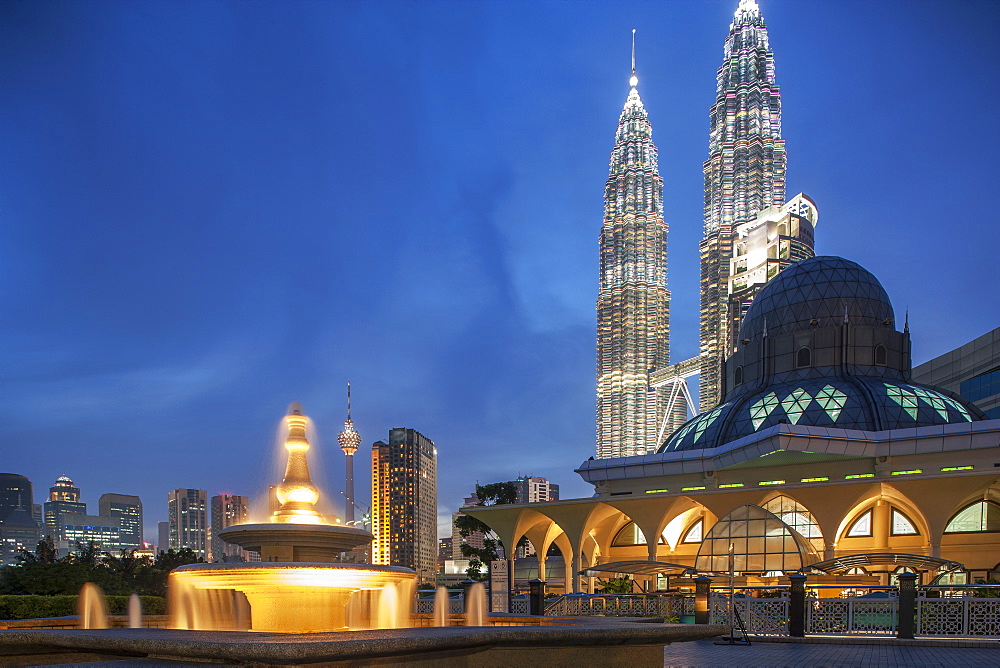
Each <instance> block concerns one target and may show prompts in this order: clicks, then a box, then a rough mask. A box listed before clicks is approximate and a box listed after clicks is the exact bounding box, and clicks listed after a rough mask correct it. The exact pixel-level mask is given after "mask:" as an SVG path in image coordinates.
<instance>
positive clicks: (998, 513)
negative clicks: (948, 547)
mask: <svg viewBox="0 0 1000 668" xmlns="http://www.w3.org/2000/svg"><path fill="white" fill-rule="evenodd" d="M944 532H945V533H980V532H1000V503H997V502H996V501H976V502H975V503H972V504H969V505H968V506H966V507H965V508H963V509H962V510H960V511H958V512H957V513H955V515H954V517H952V518H951V520H950V521H949V522H948V525H947V526H946V527H945V529H944Z"/></svg>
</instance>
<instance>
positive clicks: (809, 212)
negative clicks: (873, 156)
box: [724, 193, 819, 357]
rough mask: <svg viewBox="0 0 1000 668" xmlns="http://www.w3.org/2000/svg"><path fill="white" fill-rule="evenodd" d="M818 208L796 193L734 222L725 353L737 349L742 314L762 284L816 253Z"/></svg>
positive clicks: (731, 352)
mask: <svg viewBox="0 0 1000 668" xmlns="http://www.w3.org/2000/svg"><path fill="white" fill-rule="evenodd" d="M818 221H819V210H818V209H817V208H816V203H815V202H813V201H812V200H811V199H809V197H807V196H806V195H804V194H802V193H799V194H798V195H796V196H795V197H793V198H792V199H791V200H789V201H788V202H787V203H785V204H784V205H783V206H771V207H768V208H766V209H764V210H763V211H761V212H760V213H759V214H758V215H757V218H756V219H755V220H754V221H753V222H750V223H743V224H742V225H737V226H736V231H735V234H734V235H733V252H732V258H731V259H730V261H729V281H728V289H727V294H728V295H729V307H728V314H729V324H728V326H727V331H728V333H729V334H728V336H729V339H728V344H727V346H726V349H725V353H724V354H725V356H726V357H728V356H729V355H732V354H733V353H734V352H736V348H737V344H738V343H739V342H738V341H737V333H738V332H739V331H740V325H741V324H742V323H743V316H744V315H746V312H747V309H749V308H750V304H751V303H752V302H753V299H754V297H756V296H757V293H758V292H760V290H761V288H763V287H764V285H765V284H766V283H767V282H768V281H770V280H771V279H772V278H774V277H775V276H777V275H778V272H780V271H781V270H783V269H786V268H788V267H790V266H791V265H792V264H794V263H796V262H798V261H799V260H806V259H808V258H811V257H813V256H814V255H815V254H816V253H815V251H814V250H813V248H814V246H813V238H814V230H815V227H816V223H817V222H818Z"/></svg>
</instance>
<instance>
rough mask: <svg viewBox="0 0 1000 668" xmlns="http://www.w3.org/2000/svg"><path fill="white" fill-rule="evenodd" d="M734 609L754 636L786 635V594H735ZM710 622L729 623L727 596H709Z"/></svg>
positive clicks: (748, 631)
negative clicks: (770, 595) (754, 595)
mask: <svg viewBox="0 0 1000 668" xmlns="http://www.w3.org/2000/svg"><path fill="white" fill-rule="evenodd" d="M735 601H736V609H737V610H738V611H739V613H740V616H741V617H742V618H743V623H744V624H746V627H747V633H749V634H750V635H755V636H786V635H788V595H787V594H782V595H781V596H780V597H779V598H754V597H751V596H737V597H736V598H735ZM708 612H709V619H708V621H709V623H710V624H727V625H728V624H729V597H728V596H719V595H715V596H711V597H710V598H709V600H708Z"/></svg>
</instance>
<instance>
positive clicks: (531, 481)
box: [514, 476, 559, 503]
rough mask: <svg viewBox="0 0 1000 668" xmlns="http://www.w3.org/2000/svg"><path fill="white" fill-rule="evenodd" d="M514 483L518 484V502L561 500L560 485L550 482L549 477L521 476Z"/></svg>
mask: <svg viewBox="0 0 1000 668" xmlns="http://www.w3.org/2000/svg"><path fill="white" fill-rule="evenodd" d="M514 484H515V485H517V502H518V503H538V502H539V501H558V500H559V485H557V484H555V483H553V482H549V480H548V478H539V477H537V476H520V477H519V478H518V479H517V480H515V481H514Z"/></svg>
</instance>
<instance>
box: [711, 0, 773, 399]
mask: <svg viewBox="0 0 1000 668" xmlns="http://www.w3.org/2000/svg"><path fill="white" fill-rule="evenodd" d="M785 165H786V158H785V142H784V140H783V139H782V138H781V93H780V91H779V89H778V86H777V84H776V83H775V76H774V53H773V52H772V51H771V48H770V45H769V42H768V34H767V26H766V25H765V24H764V18H763V17H762V16H761V13H760V8H759V7H758V6H757V3H756V2H755V0H740V4H739V7H738V8H737V10H736V14H735V16H734V17H733V22H732V24H730V26H729V36H728V37H727V38H726V45H725V53H724V59H723V62H722V66H721V67H720V68H719V71H718V74H717V78H716V101H715V104H713V105H712V108H711V111H710V133H709V157H708V160H706V161H705V165H704V171H705V231H704V237H703V238H702V241H701V243H700V244H699V253H700V256H701V324H700V329H701V379H700V404H701V410H702V411H708V410H711V409H713V408H714V407H715V406H716V405H717V404H718V403H719V400H720V398H721V397H722V391H721V384H720V383H721V379H720V373H721V369H722V362H723V361H724V359H725V356H726V354H727V350H728V342H729V340H730V336H731V335H730V331H729V326H730V315H729V291H728V287H729V272H730V267H731V260H732V251H733V241H734V236H735V234H736V230H737V228H738V227H739V226H740V225H743V224H746V223H752V222H753V221H754V220H755V219H756V218H757V215H758V214H759V213H760V212H761V211H763V210H765V209H767V208H768V207H771V206H781V204H782V203H783V202H784V201H785Z"/></svg>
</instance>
